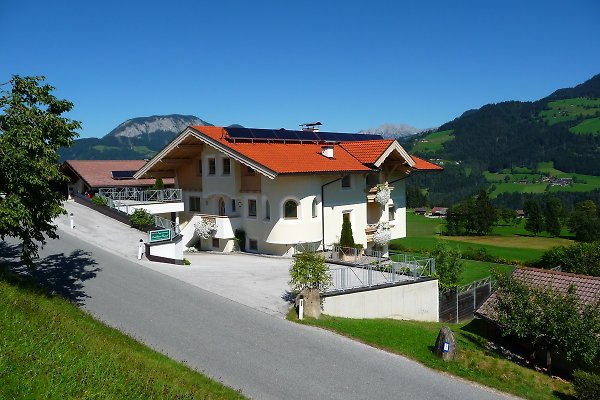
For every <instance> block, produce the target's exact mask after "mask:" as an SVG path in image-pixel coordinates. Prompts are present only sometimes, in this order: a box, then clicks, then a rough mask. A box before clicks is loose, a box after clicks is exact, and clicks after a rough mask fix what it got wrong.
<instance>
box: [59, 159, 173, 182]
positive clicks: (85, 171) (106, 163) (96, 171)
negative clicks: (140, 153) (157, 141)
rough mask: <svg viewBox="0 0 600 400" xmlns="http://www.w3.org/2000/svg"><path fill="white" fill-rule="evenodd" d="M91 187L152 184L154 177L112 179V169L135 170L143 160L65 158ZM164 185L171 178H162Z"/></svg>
mask: <svg viewBox="0 0 600 400" xmlns="http://www.w3.org/2000/svg"><path fill="white" fill-rule="evenodd" d="M65 163H66V164H68V165H69V166H70V167H71V169H73V171H75V173H77V174H78V175H79V176H80V177H81V178H82V179H83V180H84V181H85V182H86V183H87V184H88V185H89V186H91V187H96V188H99V187H113V186H152V185H153V184H154V182H155V180H154V179H113V178H112V171H134V172H135V171H137V170H139V169H140V168H142V167H143V166H144V164H146V161H144V160H67V161H65ZM163 182H164V183H165V184H166V185H172V184H174V182H175V180H174V179H173V178H163Z"/></svg>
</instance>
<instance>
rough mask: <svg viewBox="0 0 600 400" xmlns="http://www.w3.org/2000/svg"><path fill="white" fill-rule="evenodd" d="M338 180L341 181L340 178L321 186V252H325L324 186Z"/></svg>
mask: <svg viewBox="0 0 600 400" xmlns="http://www.w3.org/2000/svg"><path fill="white" fill-rule="evenodd" d="M340 180H342V178H337V179H335V180H333V181H331V182H327V183H325V184H323V185H321V236H322V239H321V243H323V251H325V186H327V185H331V184H332V183H334V182H337V181H340Z"/></svg>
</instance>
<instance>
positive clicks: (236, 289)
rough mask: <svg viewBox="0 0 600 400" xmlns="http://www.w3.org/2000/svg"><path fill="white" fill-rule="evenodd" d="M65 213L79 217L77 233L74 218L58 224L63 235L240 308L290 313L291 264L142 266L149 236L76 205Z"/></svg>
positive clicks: (232, 257) (210, 256) (224, 257)
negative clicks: (142, 246) (139, 256)
mask: <svg viewBox="0 0 600 400" xmlns="http://www.w3.org/2000/svg"><path fill="white" fill-rule="evenodd" d="M65 208H66V210H67V212H68V213H69V214H71V213H73V216H74V221H75V229H71V227H70V220H69V216H68V215H64V216H61V217H59V218H57V219H56V224H57V226H58V228H59V234H67V235H74V236H76V237H78V238H80V239H83V240H85V241H87V242H90V243H92V244H95V245H97V246H100V247H101V248H103V249H105V250H107V251H109V252H111V253H115V254H117V255H119V256H121V257H124V258H126V259H128V260H130V261H133V262H136V263H138V264H140V265H143V266H144V267H146V268H149V269H152V270H154V271H157V272H160V273H162V274H165V275H168V276H171V277H173V278H176V279H179V280H181V281H183V282H186V283H188V284H191V285H194V286H196V287H199V288H202V289H205V290H207V291H209V292H212V293H215V294H218V295H220V296H223V297H226V298H228V299H230V300H233V301H235V302H238V303H241V304H244V305H246V306H248V307H252V308H254V309H256V310H259V311H263V312H265V313H267V314H270V315H276V316H279V317H284V316H285V315H286V313H287V310H288V309H289V303H288V302H287V301H286V300H285V298H286V294H287V292H288V290H289V285H288V280H289V272H288V271H289V268H290V266H291V264H292V259H291V258H283V257H264V256H259V255H250V254H239V253H233V254H219V253H206V252H202V253H195V254H185V258H187V259H188V260H190V261H191V263H192V265H172V264H163V263H154V262H150V261H147V260H146V259H143V260H141V261H140V260H137V247H138V244H139V240H140V239H143V240H144V241H145V240H147V235H146V234H144V233H143V232H140V231H138V230H136V229H133V228H131V227H130V226H128V225H125V224H123V223H121V222H119V221H116V220H114V219H112V218H109V217H107V216H105V215H102V214H100V213H97V212H96V211H94V210H92V209H90V208H88V207H85V206H83V205H81V204H77V203H74V202H66V203H65Z"/></svg>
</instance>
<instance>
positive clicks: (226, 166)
mask: <svg viewBox="0 0 600 400" xmlns="http://www.w3.org/2000/svg"><path fill="white" fill-rule="evenodd" d="M229 174H231V159H229V158H224V159H223V175H229Z"/></svg>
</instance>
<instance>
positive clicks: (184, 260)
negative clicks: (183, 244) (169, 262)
mask: <svg viewBox="0 0 600 400" xmlns="http://www.w3.org/2000/svg"><path fill="white" fill-rule="evenodd" d="M183 265H192V262H191V261H190V260H188V259H187V258H184V259H183Z"/></svg>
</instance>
